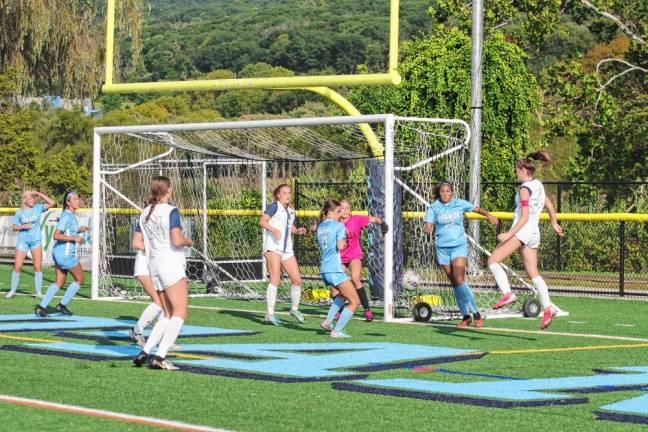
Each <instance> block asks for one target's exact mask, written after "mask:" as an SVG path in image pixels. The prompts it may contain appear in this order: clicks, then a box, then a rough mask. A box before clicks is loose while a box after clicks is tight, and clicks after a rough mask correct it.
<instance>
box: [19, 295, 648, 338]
mask: <svg viewBox="0 0 648 432" xmlns="http://www.w3.org/2000/svg"><path fill="white" fill-rule="evenodd" d="M16 295H24V296H29V295H28V294H16ZM57 297H58V296H57ZM75 300H84V301H94V300H92V299H89V298H83V297H77V298H75ZM98 301H102V302H110V303H132V304H141V305H147V304H149V303H150V302H148V301H141V300H124V299H120V300H111V299H101V300H98ZM189 308H190V309H199V310H212V311H233V312H247V313H251V314H256V315H264V314H265V311H263V310H253V309H235V308H223V307H216V306H198V305H189ZM275 313H276V314H277V315H289V312H275ZM304 315H306V316H314V317H323V316H325V314H323V313H321V314H320V313H317V314H316V313H308V312H306V313H304ZM353 319H354V320H357V321H364V318H360V317H355V318H353ZM392 322H393V323H395V324H408V325H420V326H439V327H456V325H455V324H442V323H436V322H435V323H432V324H431V323H426V322H417V321H414V320H413V319H412V318H396V319H394V320H393V321H392ZM462 330H464V331H476V332H479V331H497V332H502V333H523V334H533V335H545V336H563V337H574V338H589V339H605V340H618V341H630V342H648V338H636V337H627V336H615V335H603V334H592V333H568V332H552V331H547V330H522V329H513V328H506V327H481V328H479V329H478V328H471V327H468V328H465V329H462Z"/></svg>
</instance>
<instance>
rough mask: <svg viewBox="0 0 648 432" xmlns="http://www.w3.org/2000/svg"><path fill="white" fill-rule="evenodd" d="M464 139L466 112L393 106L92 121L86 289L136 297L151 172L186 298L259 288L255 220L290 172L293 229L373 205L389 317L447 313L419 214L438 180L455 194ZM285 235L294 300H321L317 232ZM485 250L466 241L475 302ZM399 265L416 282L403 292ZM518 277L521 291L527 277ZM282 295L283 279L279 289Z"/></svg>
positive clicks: (371, 280)
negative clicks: (328, 112)
mask: <svg viewBox="0 0 648 432" xmlns="http://www.w3.org/2000/svg"><path fill="white" fill-rule="evenodd" d="M468 140H469V129H468V125H467V124H466V123H465V122H463V121H459V120H442V119H417V118H402V117H395V116H393V115H374V116H356V117H330V118H309V119H280V120H256V121H238V122H220V123H200V124H175V125H151V126H123V127H103V128H96V129H95V134H94V182H93V212H94V213H93V221H95V222H94V223H93V239H97V240H98V241H93V274H92V296H93V298H106V297H140V296H145V293H144V291H143V290H142V288H141V287H140V285H139V283H138V282H137V281H136V280H135V279H134V278H133V277H132V274H133V265H134V256H135V251H134V250H133V249H132V247H131V237H132V235H133V232H134V230H135V227H136V225H137V218H138V215H139V213H140V211H141V210H142V209H143V208H144V207H145V206H146V199H147V195H148V192H149V191H148V189H149V184H150V181H151V179H152V178H153V177H154V176H158V175H165V176H167V177H169V178H170V179H171V182H172V184H173V188H174V190H173V197H172V203H173V204H174V205H176V206H177V207H178V208H179V209H180V212H181V216H182V217H181V219H182V224H183V231H184V234H185V235H186V236H188V237H191V238H192V239H193V242H194V245H193V247H192V248H188V249H187V250H186V255H187V277H188V280H189V289H190V294H191V295H192V296H199V295H207V296H219V297H225V298H232V299H249V300H262V299H264V296H265V290H266V286H267V283H268V274H267V271H266V268H265V266H264V257H263V254H262V252H263V237H262V234H263V233H262V229H261V228H260V226H259V219H260V217H261V215H262V214H263V212H264V210H265V208H266V206H268V205H269V204H270V203H271V202H272V201H273V196H272V191H273V190H274V189H275V187H276V186H278V185H279V184H283V183H287V184H289V185H290V186H291V187H292V189H293V203H292V206H293V207H294V208H295V209H296V213H297V218H298V220H297V225H298V226H300V227H302V226H303V227H306V228H307V229H308V228H310V227H311V226H312V225H313V224H314V223H316V222H317V220H318V217H319V212H320V209H321V206H322V204H323V203H324V201H325V200H326V199H328V198H335V199H338V200H342V199H346V200H348V201H349V202H350V203H351V204H352V207H353V211H354V213H355V214H369V215H372V216H379V217H381V218H383V220H384V221H385V223H386V224H387V225H388V226H389V230H388V231H387V232H386V233H383V232H382V231H381V229H380V227H378V226H375V225H370V226H369V227H367V229H365V230H364V233H363V237H362V247H363V250H364V256H365V258H364V263H363V274H362V280H363V282H364V283H365V287H366V288H367V289H368V290H369V292H370V296H371V298H372V301H373V302H374V303H375V304H381V305H383V306H384V308H385V317H386V319H390V318H393V317H395V316H396V317H398V316H403V317H405V316H410V317H411V315H412V310H413V307H414V306H416V305H417V304H419V303H425V304H427V305H428V306H429V307H430V309H431V311H432V313H433V314H436V315H438V316H439V317H444V318H450V317H454V316H456V315H457V313H458V310H457V306H456V303H455V301H454V297H453V294H452V287H451V286H450V284H449V283H448V281H447V278H446V277H445V275H444V274H443V271H442V269H441V268H440V267H439V266H438V265H437V264H436V261H435V258H434V236H433V235H430V234H425V233H423V230H422V226H423V225H422V221H421V218H422V216H423V213H424V212H425V208H426V205H427V203H429V202H431V201H432V200H433V196H432V190H433V187H434V185H435V184H436V183H437V182H438V181H440V180H448V181H450V182H452V183H453V184H454V185H455V191H456V194H457V196H460V197H461V196H463V191H464V189H465V178H466V176H467V167H466V162H465V153H466V151H465V150H466V148H467V143H468ZM293 241H294V251H295V256H296V258H297V261H298V262H299V265H300V270H301V274H302V279H303V285H302V301H303V302H305V303H318V302H327V301H328V299H329V297H328V290H327V287H325V286H324V285H323V283H322V281H321V279H320V277H319V251H318V248H317V244H316V241H315V237H314V236H313V235H305V236H293ZM485 253H486V251H483V250H480V247H479V245H477V244H475V247H473V248H471V260H472V262H473V264H474V265H471V266H470V268H471V269H476V270H474V271H471V273H470V274H469V275H468V281H469V282H471V283H472V284H473V288H474V289H475V292H476V297H477V299H478V303H479V304H480V306H481V307H484V308H486V307H488V306H489V304H491V303H492V302H493V301H494V300H495V298H496V297H497V292H496V289H495V283H494V281H493V280H492V278H490V277H489V276H487V275H486V273H484V272H483V271H480V269H481V268H483V264H484V263H483V261H484V257H485ZM408 270H409V271H413V272H415V273H416V274H417V275H418V282H417V284H416V286H415V287H413V288H414V289H411V288H412V287H411V286H408V288H410V289H409V290H404V289H403V284H402V275H403V274H404V272H406V271H408ZM515 281H516V279H512V282H515ZM518 289H519V290H520V291H528V288H527V286H526V285H525V284H524V283H522V282H520V283H519V284H518ZM289 293H290V282H289V281H288V280H287V278H285V280H284V283H283V284H282V286H280V287H279V298H280V299H282V298H283V299H286V300H287V299H288V298H289Z"/></svg>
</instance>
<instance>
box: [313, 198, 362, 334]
mask: <svg viewBox="0 0 648 432" xmlns="http://www.w3.org/2000/svg"><path fill="white" fill-rule="evenodd" d="M341 215H342V208H341V207H340V203H339V202H338V201H336V200H334V199H329V200H328V201H326V203H325V204H324V207H323V208H322V211H321V213H320V223H319V225H318V226H317V243H318V244H319V247H320V253H321V255H320V275H321V277H322V279H323V280H324V284H325V285H326V286H329V287H331V292H332V293H333V289H335V291H337V292H339V295H337V296H335V297H334V299H333V302H332V303H331V307H330V309H329V312H328V314H327V316H326V318H325V319H324V321H322V322H321V323H320V327H322V328H323V329H325V330H328V331H330V332H331V337H334V338H348V337H350V336H349V335H348V334H346V333H344V331H343V330H344V328H345V327H346V325H347V324H348V323H349V320H351V318H352V317H353V314H354V313H355V311H356V310H357V309H358V306H359V305H360V298H359V297H358V291H357V290H356V288H355V285H354V284H353V282H351V279H349V276H347V274H346V273H345V272H344V268H343V267H342V257H341V256H340V251H342V250H344V249H345V248H346V247H347V241H346V228H345V227H344V225H343V224H342V223H341V222H340V216H341ZM346 302H348V304H347V305H346V307H345V308H344V310H343V311H342V312H341V313H340V317H339V319H338V322H337V324H336V325H335V327H333V319H334V318H335V315H336V314H337V312H338V311H339V310H340V308H341V307H342V306H344V303H346Z"/></svg>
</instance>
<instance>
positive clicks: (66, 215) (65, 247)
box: [52, 209, 79, 258]
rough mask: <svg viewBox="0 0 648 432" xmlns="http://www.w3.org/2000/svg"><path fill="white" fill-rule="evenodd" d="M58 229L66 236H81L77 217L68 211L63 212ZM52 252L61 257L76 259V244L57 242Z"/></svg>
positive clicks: (72, 242)
mask: <svg viewBox="0 0 648 432" xmlns="http://www.w3.org/2000/svg"><path fill="white" fill-rule="evenodd" d="M56 229H57V230H60V231H61V233H62V234H63V235H65V236H70V237H77V236H78V235H79V231H78V230H79V219H78V218H77V215H76V214H75V213H72V212H71V211H70V210H68V209H65V210H63V211H62V212H61V217H60V219H59V222H58V225H56ZM52 252H53V253H54V254H56V255H57V256H60V257H65V258H76V242H74V241H63V240H56V241H55V242H54V248H53V250H52Z"/></svg>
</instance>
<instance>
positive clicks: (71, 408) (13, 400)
mask: <svg viewBox="0 0 648 432" xmlns="http://www.w3.org/2000/svg"><path fill="white" fill-rule="evenodd" d="M0 402H4V403H9V404H13V405H19V406H27V407H31V408H40V409H46V410H50V411H59V412H64V413H70V414H79V415H84V416H88V417H98V418H103V419H107V420H112V421H118V422H122V423H129V424H138V425H144V426H151V427H156V428H159V429H172V430H179V431H191V432H221V431H223V432H225V431H224V429H216V428H212V427H209V426H202V425H194V424H189V423H182V422H177V421H173V420H164V419H160V418H155V417H143V416H137V415H132V414H125V413H120V412H115V411H106V410H99V409H93V408H85V407H82V406H78V405H67V404H61V403H54V402H48V401H44V400H39V399H28V398H22V397H16V396H9V395H0Z"/></svg>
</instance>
